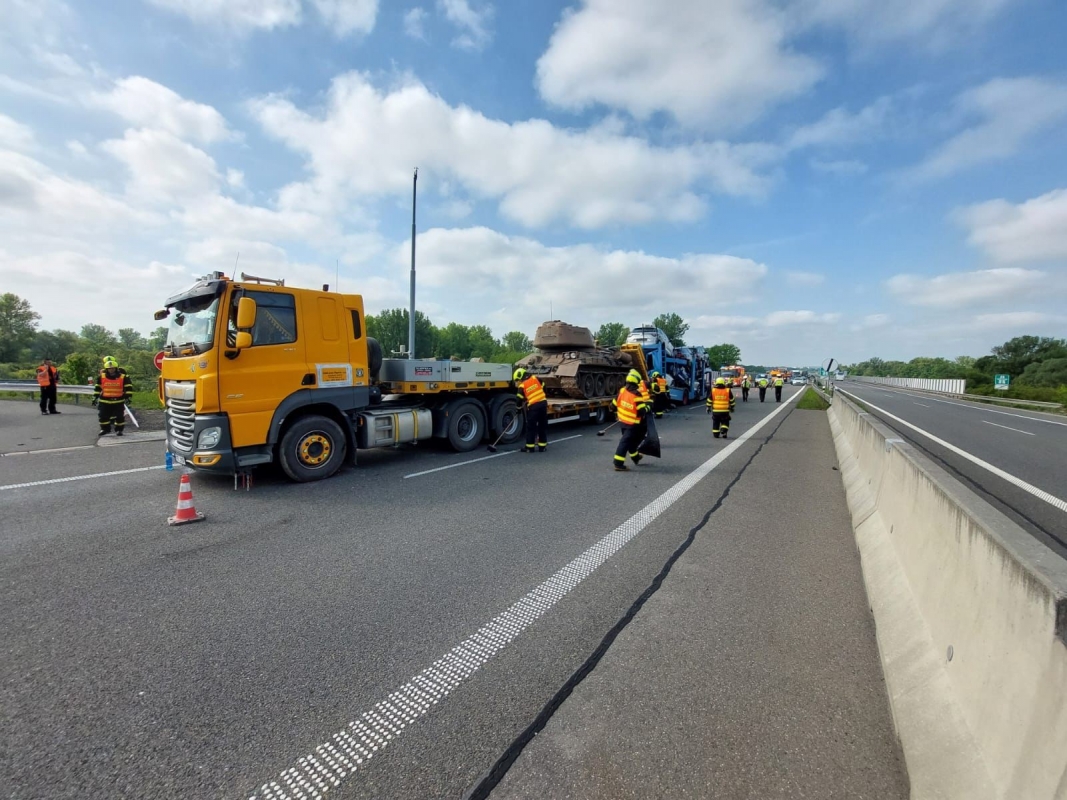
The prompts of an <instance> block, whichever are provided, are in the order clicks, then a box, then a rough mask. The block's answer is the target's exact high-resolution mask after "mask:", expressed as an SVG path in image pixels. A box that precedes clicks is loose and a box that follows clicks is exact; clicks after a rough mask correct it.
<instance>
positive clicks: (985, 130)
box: [905, 78, 1067, 181]
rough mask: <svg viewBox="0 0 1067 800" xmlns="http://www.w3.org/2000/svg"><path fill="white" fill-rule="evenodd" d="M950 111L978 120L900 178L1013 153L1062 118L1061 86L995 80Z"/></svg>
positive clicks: (941, 172)
mask: <svg viewBox="0 0 1067 800" xmlns="http://www.w3.org/2000/svg"><path fill="white" fill-rule="evenodd" d="M954 110H955V114H956V115H957V116H958V118H959V119H961V120H967V119H975V118H977V119H978V120H979V121H978V123H977V124H976V125H973V126H972V127H969V128H967V129H966V130H964V131H962V132H961V133H958V134H956V135H955V136H953V137H952V138H951V139H949V140H948V141H947V142H945V143H944V144H942V145H941V146H940V147H938V148H937V150H935V151H934V152H933V153H932V154H931V155H930V156H929V157H928V158H927V159H926V160H925V161H923V162H922V163H921V164H919V165H917V166H916V167H914V168H912V169H911V170H909V171H908V172H906V173H905V178H906V179H908V180H913V181H922V180H930V179H934V178H942V177H944V176H946V175H951V174H953V173H955V172H959V171H961V170H964V169H967V168H969V167H973V166H976V165H978V164H982V163H985V162H988V161H995V160H998V159H1003V158H1007V157H1009V156H1012V155H1014V154H1015V153H1016V152H1017V151H1018V150H1019V148H1020V147H1021V146H1022V144H1023V142H1025V141H1026V139H1027V138H1028V137H1030V136H1032V135H1034V134H1036V133H1038V132H1040V131H1042V130H1045V129H1048V128H1050V127H1052V126H1053V125H1055V124H1056V123H1059V122H1060V121H1062V120H1063V119H1064V118H1065V117H1067V83H1064V82H1056V81H1051V80H1047V79H1044V78H997V79H995V80H992V81H989V82H988V83H985V84H983V85H982V86H978V87H976V88H974V89H970V90H968V91H966V92H964V93H963V94H961V95H960V96H959V97H958V98H957V99H956V102H955V105H954Z"/></svg>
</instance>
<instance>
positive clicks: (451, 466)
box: [404, 433, 582, 480]
mask: <svg viewBox="0 0 1067 800" xmlns="http://www.w3.org/2000/svg"><path fill="white" fill-rule="evenodd" d="M581 436H582V434H580V433H579V434H576V435H574V436H565V437H563V438H562V439H553V440H552V441H551V442H549V443H548V444H549V445H550V446H551V445H553V444H555V443H557V442H566V441H570V440H571V439H580V438H581ZM517 452H519V451H518V450H508V451H507V452H506V453H494V454H493V455H491V456H482V457H481V458H471V459H468V460H467V461H460V462H459V463H456V464H448V465H446V466H443V467H434V468H433V469H424V470H423V471H422V472H412V473H411V474H410V475H405V476H404V480H407V479H408V478H418V477H419V476H420V475H429V474H430V473H431V472H441V471H442V470H446V469H455V468H456V467H465V466H467V465H468V464H477V463H478V462H479V461H488V460H489V459H491V458H501V457H502V456H510V455H511V454H512V453H517Z"/></svg>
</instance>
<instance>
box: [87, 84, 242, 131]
mask: <svg viewBox="0 0 1067 800" xmlns="http://www.w3.org/2000/svg"><path fill="white" fill-rule="evenodd" d="M90 102H91V103H92V104H94V105H96V106H99V107H100V108H105V109H108V110H109V111H112V112H114V113H115V114H118V115H119V116H120V117H122V119H124V120H126V121H127V122H129V123H131V124H133V125H136V126H138V127H151V128H159V129H162V130H165V131H169V132H170V133H173V134H174V135H175V136H177V137H178V138H180V139H192V140H194V141H198V142H204V143H210V142H217V141H219V140H221V139H226V138H229V137H231V136H232V133H231V132H230V131H229V129H228V128H227V127H226V120H225V118H223V116H222V114H220V113H219V112H218V111H216V110H215V109H214V108H212V107H211V106H209V105H204V104H203V103H195V102H193V101H191V100H186V99H184V98H183V97H182V96H181V95H179V94H178V93H177V92H174V91H173V90H171V89H168V88H167V87H166V86H163V85H161V84H158V83H156V82H155V81H152V80H149V79H148V78H143V77H141V76H140V75H135V76H132V77H129V78H123V79H122V80H120V81H116V82H115V86H114V88H113V89H112V90H111V91H110V92H107V93H101V92H96V93H94V94H93V95H92V96H91V99H90Z"/></svg>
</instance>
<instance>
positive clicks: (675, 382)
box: [628, 328, 711, 406]
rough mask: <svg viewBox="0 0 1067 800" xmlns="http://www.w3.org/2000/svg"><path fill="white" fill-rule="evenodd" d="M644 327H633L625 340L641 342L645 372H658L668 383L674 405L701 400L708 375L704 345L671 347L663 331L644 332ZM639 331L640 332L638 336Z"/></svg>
mask: <svg viewBox="0 0 1067 800" xmlns="http://www.w3.org/2000/svg"><path fill="white" fill-rule="evenodd" d="M646 330H647V329H646V328H635V329H634V332H633V333H631V335H630V337H629V339H628V341H632V342H635V343H638V344H640V345H641V350H642V351H643V352H644V354H645V364H646V365H647V367H648V371H649V372H650V373H651V372H653V371H655V372H659V373H660V374H661V375H663V376H664V377H665V378H667V383H668V384H669V391H670V398H671V402H672V403H673V404H674V405H682V406H684V405H688V404H689V403H691V402H694V401H696V402H699V401H702V400H703V399H704V398H705V397H706V396H707V393H708V379H709V376H710V374H711V373H710V372H709V365H708V358H707V355H706V354H705V352H704V348H703V347H674V346H672V345H671V344H670V339H668V338H667V336H666V334H664V333H663V332H662V331H658V330H657V333H658V334H659V335H656V336H652V335H644V332H645V331H646ZM639 333H640V334H642V335H639Z"/></svg>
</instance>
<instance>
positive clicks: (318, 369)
mask: <svg viewBox="0 0 1067 800" xmlns="http://www.w3.org/2000/svg"><path fill="white" fill-rule="evenodd" d="M315 373H316V378H317V383H318V385H319V388H326V387H331V386H351V385H352V365H351V364H316V365H315Z"/></svg>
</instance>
